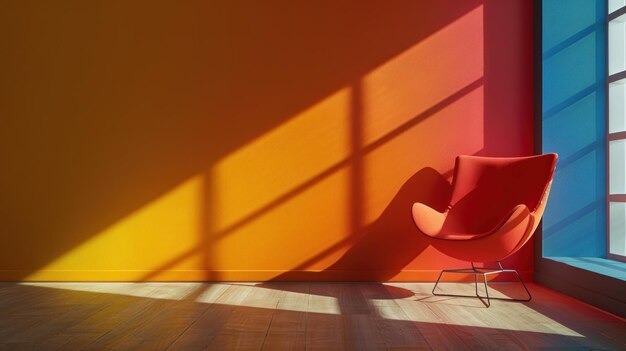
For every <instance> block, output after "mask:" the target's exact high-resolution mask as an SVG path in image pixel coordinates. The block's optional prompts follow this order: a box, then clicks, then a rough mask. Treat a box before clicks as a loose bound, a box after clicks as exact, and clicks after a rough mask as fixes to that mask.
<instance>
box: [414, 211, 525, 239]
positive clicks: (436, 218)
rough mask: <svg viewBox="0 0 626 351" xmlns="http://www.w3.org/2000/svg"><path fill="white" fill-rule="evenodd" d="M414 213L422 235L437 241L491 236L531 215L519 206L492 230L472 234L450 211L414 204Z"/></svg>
mask: <svg viewBox="0 0 626 351" xmlns="http://www.w3.org/2000/svg"><path fill="white" fill-rule="evenodd" d="M412 212H413V221H414V222H415V225H416V226H417V227H418V229H419V230H420V231H421V232H422V233H424V234H426V235H427V236H429V237H432V238H435V239H442V240H454V241H462V240H475V239H479V238H482V237H486V236H489V235H491V234H493V233H495V232H497V231H498V230H499V229H500V228H502V227H503V226H504V225H505V224H506V223H508V222H510V221H511V220H512V219H515V220H519V219H522V218H524V217H527V216H530V215H531V214H530V211H529V210H528V208H527V207H526V206H525V205H523V204H522V205H518V206H515V207H514V208H513V209H512V210H511V211H509V212H508V213H507V214H506V215H505V216H503V217H502V218H501V219H500V220H499V221H498V222H497V223H496V224H495V225H493V226H491V228H489V229H487V230H485V231H482V232H479V233H471V232H469V231H467V230H464V229H463V227H462V226H461V225H459V223H460V222H461V223H462V221H460V220H457V219H455V218H454V217H453V216H451V215H450V213H451V212H450V211H446V212H443V213H442V212H439V211H437V210H435V209H433V208H431V207H429V206H427V205H425V204H422V203H419V202H417V203H414V204H413V209H412Z"/></svg>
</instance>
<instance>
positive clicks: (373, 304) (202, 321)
mask: <svg viewBox="0 0 626 351" xmlns="http://www.w3.org/2000/svg"><path fill="white" fill-rule="evenodd" d="M505 287H506V289H505ZM430 289H432V284H426V283H423V284H328V283H310V284H309V283H293V284H278V283H277V284H249V283H246V284H202V283H37V284H8V283H7V284H0V349H1V350H57V349H58V350H78V349H81V350H83V349H84V350H165V349H167V350H347V349H351V350H431V349H433V350H445V349H448V350H525V349H533V350H534V349H538V350H541V349H549V350H561V349H562V350H586V349H593V350H597V349H607V350H626V322H625V321H624V320H622V319H619V318H617V317H614V316H611V315H609V314H606V313H604V312H602V311H599V310H597V309H595V308H592V307H590V306H588V305H585V304H583V303H580V302H578V301H576V300H573V299H571V298H568V297H565V296H563V295H560V294H557V293H555V292H553V291H550V290H548V289H545V288H542V287H541V286H538V285H533V284H531V285H529V289H530V290H531V292H532V293H533V300H532V301H531V302H528V303H516V302H504V301H493V302H492V305H491V307H490V308H486V307H485V305H483V304H482V303H481V302H480V300H478V299H474V298H449V297H433V296H432V295H431V294H430ZM511 289H512V287H510V286H508V285H504V284H494V290H499V291H501V292H502V293H504V294H508V295H513V290H511ZM446 290H449V291H452V290H455V291H456V292H466V293H473V286H472V285H470V284H459V283H456V284H448V285H447V286H446Z"/></svg>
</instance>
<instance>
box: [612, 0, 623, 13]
mask: <svg viewBox="0 0 626 351" xmlns="http://www.w3.org/2000/svg"><path fill="white" fill-rule="evenodd" d="M624 5H626V0H609V13H611V12H613V11H615V10H617V9H619V8H620V7H622V6H624Z"/></svg>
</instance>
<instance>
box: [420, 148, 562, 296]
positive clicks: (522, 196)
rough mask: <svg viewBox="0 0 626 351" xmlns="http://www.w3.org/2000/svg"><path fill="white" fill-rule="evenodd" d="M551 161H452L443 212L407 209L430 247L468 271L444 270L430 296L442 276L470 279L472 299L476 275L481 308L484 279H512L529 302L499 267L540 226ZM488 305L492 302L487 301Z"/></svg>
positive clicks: (553, 162)
mask: <svg viewBox="0 0 626 351" xmlns="http://www.w3.org/2000/svg"><path fill="white" fill-rule="evenodd" d="M556 160H557V155H556V154H546V155H538V156H529V157H478V156H459V157H457V159H456V164H455V169H454V179H453V182H452V189H453V190H452V198H451V200H450V204H449V205H448V208H447V210H446V211H445V212H443V213H442V212H438V211H437V210H434V209H432V208H430V207H429V206H427V205H425V204H422V203H415V204H413V221H414V222H415V225H416V226H417V228H418V229H419V230H420V231H421V232H422V233H424V234H425V235H426V237H427V238H428V239H429V241H430V244H431V245H432V246H434V247H435V248H436V249H438V250H439V251H441V252H442V253H445V254H446V255H448V256H451V257H454V258H457V259H460V260H464V261H469V262H470V263H471V266H472V267H471V268H467V269H446V270H442V271H441V273H439V277H438V278H437V282H436V283H435V287H434V288H433V295H437V296H465V295H452V294H441V293H436V292H435V290H436V289H437V286H438V284H439V281H440V280H441V277H442V275H443V274H444V273H463V274H473V275H474V283H475V288H476V297H478V298H480V299H481V300H482V299H483V296H480V295H479V294H478V278H477V276H478V275H481V276H482V278H483V284H484V286H485V294H486V299H487V303H486V305H487V306H489V305H490V304H491V302H490V298H489V290H488V287H487V276H488V275H492V274H499V273H514V274H515V276H517V279H518V280H519V281H520V282H521V283H522V286H523V287H524V289H525V290H526V293H527V294H528V298H526V299H505V298H497V299H501V300H513V301H530V299H531V298H532V296H531V295H530V292H529V291H528V289H527V288H526V285H525V284H524V282H523V281H522V279H521V278H520V276H519V274H518V273H517V271H516V270H512V269H503V268H502V264H501V263H500V261H502V260H504V259H505V258H507V257H509V256H511V255H512V254H514V253H515V252H516V251H517V250H519V249H520V248H521V247H522V246H524V244H525V243H527V242H528V240H529V239H530V238H531V236H532V235H533V233H534V232H535V229H537V226H538V225H539V222H540V221H541V217H542V215H543V211H544V209H545V205H546V201H547V199H548V194H549V193H550V185H551V184H552V178H553V175H554V167H555V166H556ZM476 262H480V263H488V262H497V265H498V268H496V269H490V268H477V267H475V266H474V263H476ZM492 299H496V298H493V297H492Z"/></svg>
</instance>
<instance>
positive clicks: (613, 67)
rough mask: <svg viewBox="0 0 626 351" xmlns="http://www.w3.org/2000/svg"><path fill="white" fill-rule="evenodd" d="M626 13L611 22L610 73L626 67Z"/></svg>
mask: <svg viewBox="0 0 626 351" xmlns="http://www.w3.org/2000/svg"><path fill="white" fill-rule="evenodd" d="M625 30H626V15H621V16H619V17H617V18H616V19H614V20H612V21H611V22H609V74H615V73H617V72H620V71H623V70H624V69H626V53H625V51H624V50H625V49H626V35H625Z"/></svg>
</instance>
